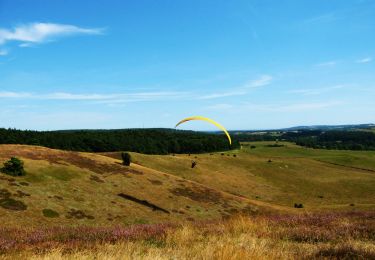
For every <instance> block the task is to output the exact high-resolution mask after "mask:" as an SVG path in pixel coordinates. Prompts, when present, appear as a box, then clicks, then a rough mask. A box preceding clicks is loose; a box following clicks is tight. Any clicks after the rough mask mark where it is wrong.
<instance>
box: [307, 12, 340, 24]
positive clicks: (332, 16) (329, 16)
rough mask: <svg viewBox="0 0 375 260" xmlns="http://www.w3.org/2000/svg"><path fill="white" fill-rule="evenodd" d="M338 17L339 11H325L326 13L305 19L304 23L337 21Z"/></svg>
mask: <svg viewBox="0 0 375 260" xmlns="http://www.w3.org/2000/svg"><path fill="white" fill-rule="evenodd" d="M337 19H339V17H338V15H337V13H335V12H330V13H325V14H321V15H317V16H314V17H311V18H308V19H306V20H304V23H307V24H315V23H328V22H332V21H335V20H337Z"/></svg>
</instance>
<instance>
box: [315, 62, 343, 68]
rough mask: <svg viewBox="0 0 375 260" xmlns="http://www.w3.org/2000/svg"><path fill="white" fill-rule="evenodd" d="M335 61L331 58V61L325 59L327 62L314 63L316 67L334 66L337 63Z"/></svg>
mask: <svg viewBox="0 0 375 260" xmlns="http://www.w3.org/2000/svg"><path fill="white" fill-rule="evenodd" d="M337 63H338V62H337V61H335V60H332V61H327V62H322V63H318V64H316V66H317V67H334V66H336V65H337Z"/></svg>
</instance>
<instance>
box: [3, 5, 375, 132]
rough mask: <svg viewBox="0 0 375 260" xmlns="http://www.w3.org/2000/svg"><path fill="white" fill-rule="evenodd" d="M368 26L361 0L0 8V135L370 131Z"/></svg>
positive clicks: (372, 48)
mask: <svg viewBox="0 0 375 260" xmlns="http://www.w3.org/2000/svg"><path fill="white" fill-rule="evenodd" d="M374 28H375V1H372V0H368V1H366V0H346V1H342V0H329V1H327V0H283V1H276V0H274V1H270V0H233V1H225V0H205V1H201V0H189V1H182V0H181V1H176V0H160V1H151V0H149V1H145V0H137V1H128V0H126V1H113V0H106V1H104V0H98V1H76V0H53V1H43V0H33V1H28V0H0V128H1V127H3V128H17V129H34V130H56V129H93V128H97V129H117V128H143V127H144V128H154V127H163V128H173V127H174V126H175V124H176V123H177V122H178V121H179V120H181V119H183V118H185V117H188V116H193V115H201V116H206V117H210V118H212V119H214V120H216V121H218V122H219V123H221V124H222V125H224V126H225V127H226V128H227V129H230V130H247V129H275V128H283V127H291V126H297V125H318V124H330V125H333V124H357V123H375V33H374ZM181 129H190V130H215V128H214V127H212V126H210V125H208V124H207V123H205V122H189V123H186V124H184V125H183V126H182V127H181Z"/></svg>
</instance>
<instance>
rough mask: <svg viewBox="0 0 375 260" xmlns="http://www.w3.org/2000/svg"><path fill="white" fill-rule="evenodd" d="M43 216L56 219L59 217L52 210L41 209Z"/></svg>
mask: <svg viewBox="0 0 375 260" xmlns="http://www.w3.org/2000/svg"><path fill="white" fill-rule="evenodd" d="M42 212H43V216H45V217H47V218H57V217H59V216H60V214H59V213H58V212H56V211H54V210H52V209H43V210H42Z"/></svg>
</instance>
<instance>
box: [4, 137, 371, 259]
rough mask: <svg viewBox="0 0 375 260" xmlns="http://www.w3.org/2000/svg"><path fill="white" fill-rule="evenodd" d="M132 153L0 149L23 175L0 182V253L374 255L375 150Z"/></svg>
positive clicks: (271, 146)
mask: <svg viewBox="0 0 375 260" xmlns="http://www.w3.org/2000/svg"><path fill="white" fill-rule="evenodd" d="M131 155H132V158H133V163H132V164H131V166H129V167H127V166H123V165H121V160H120V159H119V158H120V153H101V154H93V153H81V152H69V151H61V150H54V149H48V148H43V147H37V146H24V145H1V146H0V160H1V161H2V162H4V161H6V160H7V159H8V158H10V157H11V156H17V157H18V158H21V159H22V160H24V162H25V170H26V173H27V174H26V176H21V177H10V176H7V175H4V174H2V175H1V178H0V213H1V214H0V220H1V223H3V224H2V225H1V227H0V229H1V235H0V252H1V257H4V258H12V257H21V258H22V257H23V258H37V259H39V258H42V259H56V258H57V259H58V258H61V257H62V256H64V257H66V256H69V257H70V258H71V259H92V258H95V257H96V258H107V259H121V258H122V256H123V255H125V256H127V257H128V258H129V259H131V258H148V259H171V258H191V257H193V256H198V258H202V259H208V258H216V259H228V258H233V259H241V258H242V259H243V258H249V257H253V258H274V259H277V258H283V259H290V258H313V257H320V256H323V257H331V256H333V257H349V258H350V257H353V256H355V257H363V258H369V257H370V258H371V257H374V256H375V249H374V246H373V243H374V241H375V237H374V234H375V215H374V214H375V189H374V187H375V152H363V151H357V152H354V151H337V150H315V149H308V148H302V147H299V146H296V145H294V144H292V143H286V142H279V143H278V145H277V146H275V143H274V142H253V143H242V145H241V149H239V150H232V151H230V152H217V153H208V154H190V155H189V154H171V155H144V154H138V153H131ZM192 161H195V162H196V163H197V165H196V166H195V167H194V168H191V163H192ZM295 204H297V206H298V205H300V207H299V208H296V207H295Z"/></svg>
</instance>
